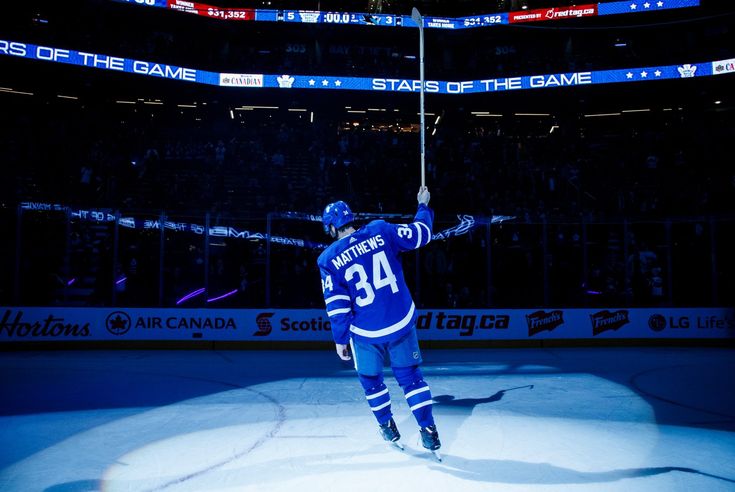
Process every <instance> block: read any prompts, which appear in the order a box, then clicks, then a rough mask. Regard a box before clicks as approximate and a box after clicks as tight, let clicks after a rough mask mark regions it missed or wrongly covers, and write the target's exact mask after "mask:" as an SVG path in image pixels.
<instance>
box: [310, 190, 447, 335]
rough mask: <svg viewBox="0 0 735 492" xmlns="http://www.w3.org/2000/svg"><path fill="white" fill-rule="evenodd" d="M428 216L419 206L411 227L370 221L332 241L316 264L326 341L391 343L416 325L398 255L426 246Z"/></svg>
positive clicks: (430, 220) (426, 209) (430, 214)
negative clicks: (327, 333)
mask: <svg viewBox="0 0 735 492" xmlns="http://www.w3.org/2000/svg"><path fill="white" fill-rule="evenodd" d="M433 216H434V214H433V212H432V210H431V209H430V208H429V207H428V206H427V205H421V204H420V205H419V208H418V212H416V216H415V217H414V222H412V223H410V224H390V223H388V222H385V221H383V220H375V221H373V222H370V223H369V224H367V225H366V226H364V227H361V228H360V229H359V230H357V231H355V232H354V233H352V234H350V235H349V236H347V237H343V238H342V239H339V240H337V241H335V242H334V243H333V244H332V245H331V246H329V247H328V248H327V249H326V250H324V252H322V254H321V255H319V259H318V260H317V262H318V264H319V270H320V272H321V277H322V291H323V292H324V302H325V304H326V308H327V315H328V316H329V320H330V321H331V325H332V336H333V337H334V341H335V342H336V343H339V344H347V343H348V342H349V340H350V336H352V337H356V338H358V339H361V340H363V341H366V342H368V343H382V342H389V341H392V340H397V339H399V338H401V337H402V336H403V335H405V334H406V332H407V331H408V330H409V329H411V326H412V325H413V323H414V322H415V321H416V307H415V305H414V303H413V299H412V298H411V293H410V292H409V291H408V286H406V281H405V280H404V278H403V269H402V267H401V261H400V258H399V253H401V252H403V251H407V250H412V249H417V248H420V247H421V246H425V245H427V244H428V243H429V241H431V231H432V223H433Z"/></svg>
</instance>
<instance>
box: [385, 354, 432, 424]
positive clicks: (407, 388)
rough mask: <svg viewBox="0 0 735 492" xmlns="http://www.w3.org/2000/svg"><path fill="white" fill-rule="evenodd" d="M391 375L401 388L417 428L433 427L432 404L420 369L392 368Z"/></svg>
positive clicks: (414, 367)
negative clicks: (417, 425)
mask: <svg viewBox="0 0 735 492" xmlns="http://www.w3.org/2000/svg"><path fill="white" fill-rule="evenodd" d="M393 374H394V375H395V377H396V380H397V381H398V384H399V385H401V388H403V393H404V394H405V395H406V401H407V402H408V406H409V407H410V408H411V412H412V413H413V416H414V417H415V418H416V422H418V424H419V426H420V427H428V426H430V425H434V416H433V414H432V410H431V409H432V407H431V405H432V403H434V402H433V401H432V399H431V390H430V389H429V385H428V384H427V383H426V381H424V379H423V376H422V374H421V369H419V367H418V366H411V367H394V368H393Z"/></svg>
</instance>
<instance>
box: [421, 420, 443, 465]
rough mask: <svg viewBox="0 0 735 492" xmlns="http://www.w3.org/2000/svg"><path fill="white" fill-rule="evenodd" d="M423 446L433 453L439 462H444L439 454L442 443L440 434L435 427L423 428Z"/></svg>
mask: <svg viewBox="0 0 735 492" xmlns="http://www.w3.org/2000/svg"><path fill="white" fill-rule="evenodd" d="M421 444H422V445H423V446H424V447H425V448H426V449H428V450H429V451H431V452H432V453H433V454H434V456H435V457H436V459H437V460H438V461H441V460H442V457H441V454H439V448H441V447H442V443H441V441H439V433H438V432H437V430H436V426H435V425H430V426H429V427H422V428H421Z"/></svg>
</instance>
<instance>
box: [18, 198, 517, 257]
mask: <svg viewBox="0 0 735 492" xmlns="http://www.w3.org/2000/svg"><path fill="white" fill-rule="evenodd" d="M20 208H21V210H27V211H32V212H67V213H68V214H69V217H70V218H72V219H75V220H81V221H85V222H97V223H99V222H106V223H110V222H117V224H118V225H119V226H121V227H125V228H128V229H145V230H149V229H161V224H163V228H164V229H167V230H170V231H174V232H189V233H192V234H196V235H199V236H201V235H203V234H205V233H207V232H208V234H209V236H210V237H222V238H232V239H246V240H250V241H266V240H268V235H267V234H263V233H262V232H250V231H247V230H243V229H239V228H237V227H232V226H210V227H209V231H207V230H206V228H205V226H203V225H201V224H193V223H189V222H177V221H172V220H165V218H164V220H161V219H160V218H159V219H140V218H136V217H117V216H116V215H115V214H112V213H110V211H109V210H83V209H72V208H70V207H66V206H64V205H60V204H58V203H44V202H22V203H21V204H20ZM271 216H273V217H276V218H281V219H295V220H304V221H307V222H321V221H322V219H321V217H320V216H318V215H312V214H306V213H302V212H285V213H276V214H271ZM356 216H357V217H358V219H368V218H370V219H378V218H382V219H388V218H399V217H402V218H410V216H403V215H398V214H383V215H381V214H365V213H362V214H361V213H358V214H356ZM513 219H515V217H514V216H511V215H493V216H492V217H477V216H472V215H467V214H462V215H457V220H458V223H457V225H455V226H452V227H450V228H448V229H445V230H443V231H441V232H437V233H435V234H434V235H433V236H432V239H433V240H443V239H448V238H450V237H457V236H461V235H463V234H466V233H468V232H469V231H471V230H472V229H474V228H475V227H478V226H479V225H481V224H496V223H499V222H504V221H506V220H513ZM270 241H271V242H272V243H276V244H281V245H284V246H297V247H301V248H310V249H325V248H326V247H327V245H326V244H323V243H316V242H313V241H308V240H305V239H296V238H289V237H282V236H270Z"/></svg>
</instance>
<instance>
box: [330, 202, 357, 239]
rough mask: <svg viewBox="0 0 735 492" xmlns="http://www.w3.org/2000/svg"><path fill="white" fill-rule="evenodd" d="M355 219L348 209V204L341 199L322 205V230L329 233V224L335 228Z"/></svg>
mask: <svg viewBox="0 0 735 492" xmlns="http://www.w3.org/2000/svg"><path fill="white" fill-rule="evenodd" d="M354 220H355V216H354V215H353V214H352V210H350V206H349V205H347V204H346V203H345V202H343V201H341V200H340V201H338V202H334V203H330V204H329V205H327V206H326V207H324V213H323V214H322V225H323V226H324V232H326V233H327V234H329V226H330V225H333V226H334V227H335V228H336V229H339V228H340V227H342V226H344V225H346V224H349V223H350V222H353V221H354Z"/></svg>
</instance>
